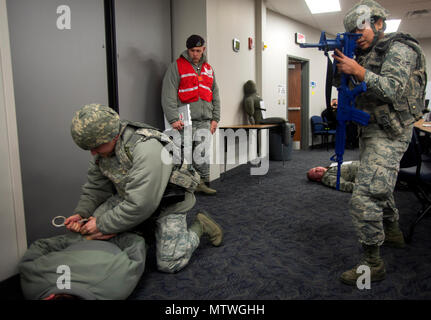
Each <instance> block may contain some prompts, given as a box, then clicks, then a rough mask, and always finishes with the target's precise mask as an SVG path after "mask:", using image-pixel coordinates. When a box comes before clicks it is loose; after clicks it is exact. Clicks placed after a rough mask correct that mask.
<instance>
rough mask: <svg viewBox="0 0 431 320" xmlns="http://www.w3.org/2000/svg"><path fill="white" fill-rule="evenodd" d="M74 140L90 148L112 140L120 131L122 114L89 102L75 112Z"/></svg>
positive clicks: (79, 144) (81, 145)
mask: <svg viewBox="0 0 431 320" xmlns="http://www.w3.org/2000/svg"><path fill="white" fill-rule="evenodd" d="M70 131H71V134H72V138H73V141H75V143H76V144H77V145H78V146H79V147H80V148H82V149H84V150H90V149H94V148H97V147H98V146H100V145H102V144H104V143H107V142H110V141H111V140H113V139H114V138H115V136H116V135H117V134H118V133H119V132H120V116H119V115H118V113H116V112H115V111H114V110H113V109H111V108H109V107H107V106H104V105H101V104H88V105H85V106H84V107H82V108H81V109H80V110H78V111H77V112H76V113H75V116H74V117H73V119H72V126H71V128H70Z"/></svg>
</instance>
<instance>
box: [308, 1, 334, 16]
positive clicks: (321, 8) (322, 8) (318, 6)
mask: <svg viewBox="0 0 431 320" xmlns="http://www.w3.org/2000/svg"><path fill="white" fill-rule="evenodd" d="M305 3H307V6H308V8H309V9H310V11H311V13H312V14H316V13H326V12H337V11H341V8H340V1H339V0H324V1H323V0H305Z"/></svg>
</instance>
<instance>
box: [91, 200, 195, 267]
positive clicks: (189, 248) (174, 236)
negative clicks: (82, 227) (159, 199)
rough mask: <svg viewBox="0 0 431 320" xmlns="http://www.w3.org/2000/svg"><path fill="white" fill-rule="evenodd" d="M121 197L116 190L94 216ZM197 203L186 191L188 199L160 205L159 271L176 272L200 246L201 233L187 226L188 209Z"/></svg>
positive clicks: (157, 236)
mask: <svg viewBox="0 0 431 320" xmlns="http://www.w3.org/2000/svg"><path fill="white" fill-rule="evenodd" d="M121 201H123V200H122V198H121V197H120V196H119V195H118V194H117V195H114V196H112V197H110V198H109V199H108V200H106V201H105V202H104V203H102V204H101V205H100V206H99V207H98V208H97V209H96V210H95V211H94V214H93V216H94V217H96V218H97V217H99V216H101V215H103V214H104V213H105V212H106V211H108V210H111V209H112V208H114V207H115V206H117V205H118V204H119V203H120V202H121ZM195 203H196V198H195V196H194V194H193V193H191V192H186V197H185V200H184V201H182V202H179V203H175V204H172V205H169V206H167V207H165V208H162V209H161V213H160V215H159V217H158V218H157V222H156V225H157V227H156V259H157V267H158V269H159V270H160V271H163V272H168V273H174V272H177V271H179V270H181V269H182V268H184V267H185V266H186V265H187V264H188V262H189V260H190V258H191V256H192V254H193V252H194V251H195V249H196V248H197V247H198V246H199V243H200V239H199V237H198V235H197V234H196V233H195V232H194V231H191V230H188V229H187V221H186V218H187V212H188V211H190V210H191V209H192V208H193V206H194V205H195Z"/></svg>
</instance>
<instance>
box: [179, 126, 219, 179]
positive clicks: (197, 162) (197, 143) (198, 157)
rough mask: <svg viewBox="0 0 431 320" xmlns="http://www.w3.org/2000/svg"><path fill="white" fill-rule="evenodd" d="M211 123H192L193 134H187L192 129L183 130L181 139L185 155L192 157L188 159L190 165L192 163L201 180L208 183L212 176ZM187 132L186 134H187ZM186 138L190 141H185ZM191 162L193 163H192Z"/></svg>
mask: <svg viewBox="0 0 431 320" xmlns="http://www.w3.org/2000/svg"><path fill="white" fill-rule="evenodd" d="M210 128H211V121H209V120H208V121H196V120H193V121H192V128H191V130H192V132H191V134H190V132H187V130H190V128H187V127H186V128H184V130H181V131H180V133H181V139H182V140H183V144H184V153H185V154H186V155H187V154H189V155H190V156H192V159H188V160H189V161H188V163H190V162H191V163H192V164H193V167H194V168H195V169H196V171H197V172H198V173H199V175H200V176H201V179H202V180H204V181H206V182H208V181H209V175H210V161H211V159H210V152H209V148H210V147H211V139H212V135H211V133H210ZM185 131H186V132H185ZM184 137H187V138H188V139H186V140H184ZM190 160H191V161H190Z"/></svg>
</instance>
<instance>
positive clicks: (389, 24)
mask: <svg viewBox="0 0 431 320" xmlns="http://www.w3.org/2000/svg"><path fill="white" fill-rule="evenodd" d="M400 23H401V19H392V20H386V30H385V32H386V33H390V32H396V31H397V30H398V27H399V26H400Z"/></svg>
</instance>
